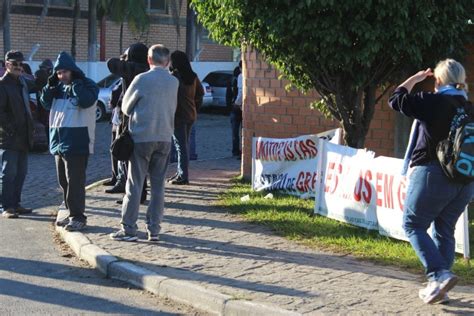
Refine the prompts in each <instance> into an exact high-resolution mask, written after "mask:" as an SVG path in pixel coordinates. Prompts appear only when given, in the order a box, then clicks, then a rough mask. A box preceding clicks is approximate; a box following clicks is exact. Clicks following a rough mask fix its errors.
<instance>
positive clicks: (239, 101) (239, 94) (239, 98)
mask: <svg viewBox="0 0 474 316" xmlns="http://www.w3.org/2000/svg"><path fill="white" fill-rule="evenodd" d="M237 90H238V91H237V98H235V102H234V103H235V105H238V106H240V107H242V74H240V75H239V76H238V77H237Z"/></svg>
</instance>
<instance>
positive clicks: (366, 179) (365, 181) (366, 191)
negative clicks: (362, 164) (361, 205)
mask: <svg viewBox="0 0 474 316" xmlns="http://www.w3.org/2000/svg"><path fill="white" fill-rule="evenodd" d="M371 180H372V172H370V170H366V171H365V174H364V171H363V170H361V171H360V174H359V180H358V181H357V183H356V187H355V188H354V199H355V200H356V201H357V202H360V201H361V200H362V199H364V202H365V203H367V204H369V203H370V200H371V199H372V187H371V186H370V181H371Z"/></svg>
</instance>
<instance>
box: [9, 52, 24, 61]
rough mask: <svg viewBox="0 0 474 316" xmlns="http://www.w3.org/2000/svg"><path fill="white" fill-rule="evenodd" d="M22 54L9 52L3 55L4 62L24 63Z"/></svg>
mask: <svg viewBox="0 0 474 316" xmlns="http://www.w3.org/2000/svg"><path fill="white" fill-rule="evenodd" d="M24 60H25V58H24V57H23V53H22V52H20V51H18V50H10V51H8V52H7V53H6V54H5V61H20V62H21V61H24Z"/></svg>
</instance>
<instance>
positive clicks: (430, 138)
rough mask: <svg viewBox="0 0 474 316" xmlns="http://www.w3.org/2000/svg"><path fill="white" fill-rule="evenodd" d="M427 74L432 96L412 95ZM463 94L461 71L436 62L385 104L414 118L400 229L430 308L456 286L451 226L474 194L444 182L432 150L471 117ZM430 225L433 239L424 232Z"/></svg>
mask: <svg viewBox="0 0 474 316" xmlns="http://www.w3.org/2000/svg"><path fill="white" fill-rule="evenodd" d="M430 76H434V78H435V80H436V81H435V92H434V93H430V92H428V93H427V92H420V93H416V94H410V91H411V90H412V89H413V87H414V86H415V84H417V83H419V82H421V81H423V80H425V79H426V78H427V77H430ZM466 92H467V84H466V73H465V70H464V67H463V66H462V65H461V64H460V63H459V62H457V61H455V60H453V59H446V60H443V61H441V62H439V63H438V65H437V66H436V68H435V70H434V72H432V71H431V69H426V70H423V71H419V72H418V73H416V74H415V75H413V76H411V77H410V78H408V79H407V80H406V81H405V82H403V83H402V84H401V85H400V86H398V88H397V89H396V90H395V91H394V92H393V94H392V95H391V97H390V100H389V105H390V107H391V108H392V109H394V110H395V111H398V112H400V113H401V114H403V115H406V116H408V117H411V118H414V119H415V120H416V121H415V124H414V129H413V130H412V135H411V137H410V138H411V139H410V144H411V146H410V145H409V148H408V149H407V155H406V156H405V158H406V159H407V160H409V161H410V168H411V170H410V172H409V180H410V183H409V186H408V189H407V195H406V199H405V205H404V210H403V212H404V214H403V229H404V230H405V233H406V235H407V237H408V239H409V241H410V243H411V245H412V247H413V249H414V250H415V252H416V254H417V256H418V258H419V259H420V261H421V263H422V264H423V266H424V268H425V272H426V276H427V278H428V286H427V287H426V288H424V289H421V290H420V291H419V297H420V298H421V299H422V300H423V301H424V302H425V303H428V304H433V303H445V302H447V301H448V300H449V298H448V295H447V293H448V291H449V290H451V289H452V288H453V287H454V286H455V285H456V283H457V282H458V277H457V276H456V275H455V274H453V273H452V272H451V267H452V265H453V262H454V256H455V254H454V251H455V240H454V228H455V225H456V222H457V220H458V218H459V217H460V216H461V214H462V212H463V211H464V209H465V207H466V205H467V204H468V203H469V202H470V201H471V197H472V196H473V193H474V184H473V183H469V184H463V183H457V182H454V181H453V180H452V179H450V178H448V177H447V176H446V175H445V174H444V172H443V170H442V168H441V165H440V163H439V161H438V159H437V155H436V146H437V145H438V143H439V142H440V141H441V140H443V139H446V138H447V137H448V134H449V131H450V129H451V123H452V121H453V118H454V117H455V116H456V115H459V114H460V113H464V112H465V113H468V114H469V115H471V113H472V106H471V104H470V103H468V102H467V99H468V98H467V93H466ZM463 110H464V111H463ZM432 223H433V234H432V236H433V237H431V236H430V235H429V234H428V233H427V230H428V228H429V227H430V226H431V224H432Z"/></svg>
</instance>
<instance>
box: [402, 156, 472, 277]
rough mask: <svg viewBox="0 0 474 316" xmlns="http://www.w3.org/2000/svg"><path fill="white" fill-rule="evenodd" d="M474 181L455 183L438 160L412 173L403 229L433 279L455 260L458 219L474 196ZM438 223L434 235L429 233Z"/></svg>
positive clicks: (428, 275)
mask: <svg viewBox="0 0 474 316" xmlns="http://www.w3.org/2000/svg"><path fill="white" fill-rule="evenodd" d="M473 189H474V183H471V184H467V185H464V184H458V183H453V182H451V181H450V180H449V179H448V178H447V177H446V176H445V175H444V173H443V171H442V169H441V166H439V164H438V163H431V164H428V165H426V166H417V167H415V168H414V170H413V172H412V174H411V175H410V184H409V186H408V189H407V195H406V200H405V206H404V210H403V212H404V213H403V229H404V230H405V233H406V235H407V237H408V239H409V240H410V243H411V245H412V247H413V249H414V250H415V252H416V254H417V256H418V258H419V259H420V261H421V263H422V264H423V266H424V267H425V272H426V275H427V277H428V279H429V280H436V279H437V278H438V277H439V275H440V273H442V272H443V271H444V270H450V269H451V267H452V265H453V262H454V251H455V240H454V228H455V226H456V222H457V220H458V218H459V216H461V214H462V213H463V211H464V208H465V207H466V205H467V204H468V203H469V202H470V201H471V198H472V196H473V192H474V191H473ZM431 223H434V230H433V238H432V237H431V236H430V235H429V234H428V233H427V230H428V228H429V227H430V225H431Z"/></svg>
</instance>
